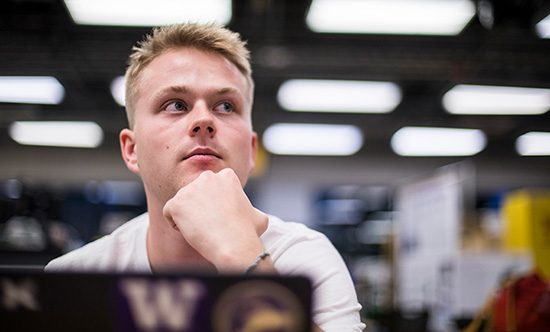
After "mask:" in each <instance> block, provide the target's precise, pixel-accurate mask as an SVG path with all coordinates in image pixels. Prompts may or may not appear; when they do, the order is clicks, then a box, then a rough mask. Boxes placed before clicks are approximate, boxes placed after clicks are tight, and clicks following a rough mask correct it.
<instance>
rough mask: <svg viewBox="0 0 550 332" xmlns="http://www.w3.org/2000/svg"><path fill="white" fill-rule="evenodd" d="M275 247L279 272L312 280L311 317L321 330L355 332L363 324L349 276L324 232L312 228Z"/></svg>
mask: <svg viewBox="0 0 550 332" xmlns="http://www.w3.org/2000/svg"><path fill="white" fill-rule="evenodd" d="M283 248H284V249H283ZM278 249H279V250H277V251H276V252H275V253H273V254H274V255H273V256H274V257H273V260H274V264H275V267H276V268H277V270H278V271H279V273H281V274H288V275H303V276H306V277H309V279H310V280H311V283H312V286H313V312H312V314H313V320H314V322H315V323H316V324H317V325H319V327H321V329H322V330H323V331H324V332H348V331H349V332H356V331H362V330H363V329H364V328H365V325H364V324H363V323H362V322H361V319H360V315H359V311H360V310H361V305H360V304H359V303H358V301H357V294H356V290H355V287H354V284H353V281H352V279H351V276H350V274H349V272H348V269H347V267H346V265H345V263H344V261H343V259H342V257H341V256H340V253H339V252H338V251H337V250H336V248H334V246H333V245H332V243H331V242H330V241H329V240H328V238H326V236H324V235H323V234H321V233H317V232H313V231H311V233H310V234H309V235H306V236H302V237H299V238H296V239H294V240H292V241H290V242H287V243H286V244H284V245H282V247H279V248H278Z"/></svg>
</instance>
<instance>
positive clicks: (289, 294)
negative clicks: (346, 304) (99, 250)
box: [0, 271, 311, 332]
mask: <svg viewBox="0 0 550 332" xmlns="http://www.w3.org/2000/svg"><path fill="white" fill-rule="evenodd" d="M0 296H1V302H0V317H1V319H0V321H2V324H1V325H2V331H61V332H62V331H71V332H73V331H94V332H95V331H116V332H119V331H124V332H126V331H128V332H129V331H167V332H168V331H170V332H172V331H178V332H199V331H200V332H203V331H205V332H210V331H212V332H236V331H255V332H260V331H263V332H275V331H277V332H287V331H288V332H306V331H307V332H309V331H311V314H310V312H311V284H310V282H309V280H308V279H306V278H304V277H288V276H286V277H285V276H242V275H225V276H214V275H194V274H153V275H151V274H127V273H125V274H112V273H110V274H104V273H102V274H96V273H84V274H81V273H79V274H75V273H41V272H36V271H34V272H29V271H26V272H25V271H2V272H0Z"/></svg>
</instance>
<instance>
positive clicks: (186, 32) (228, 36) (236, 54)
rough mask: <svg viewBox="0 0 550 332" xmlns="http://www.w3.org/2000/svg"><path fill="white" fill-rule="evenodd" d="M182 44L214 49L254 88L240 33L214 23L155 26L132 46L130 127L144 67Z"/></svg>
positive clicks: (128, 84) (128, 77) (128, 79)
mask: <svg viewBox="0 0 550 332" xmlns="http://www.w3.org/2000/svg"><path fill="white" fill-rule="evenodd" d="M182 47H194V48H197V49H199V50H204V51H209V52H215V53H218V54H220V55H222V56H223V57H225V58H226V59H227V60H229V61H231V62H232V63H233V64H234V65H235V66H236V67H237V69H238V70H239V71H240V72H241V73H242V74H243V76H244V77H245V78H246V80H247V82H248V84H249V87H250V91H251V95H252V90H253V88H254V82H253V80H252V69H251V66H250V51H249V50H248V49H247V47H246V42H245V41H243V40H242V39H241V36H240V35H239V34H238V33H236V32H233V31H230V30H228V29H226V28H224V27H221V26H218V25H215V24H206V25H201V24H195V23H186V24H176V25H168V26H162V27H157V28H154V29H153V31H152V33H151V34H149V35H146V36H145V39H143V40H142V41H141V42H139V43H138V46H134V47H133V48H132V54H131V55H130V57H129V62H128V64H129V65H128V68H127V69H126V75H125V77H126V115H127V117H128V124H129V125H130V127H132V126H133V124H134V113H135V101H136V98H137V94H138V92H139V85H140V84H139V80H140V76H141V73H142V72H143V70H144V68H145V67H147V65H148V64H149V63H151V61H153V60H154V59H155V58H156V57H158V56H159V55H161V54H162V53H164V52H166V51H169V50H174V49H178V48H182Z"/></svg>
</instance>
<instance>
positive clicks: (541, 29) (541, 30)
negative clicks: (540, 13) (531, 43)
mask: <svg viewBox="0 0 550 332" xmlns="http://www.w3.org/2000/svg"><path fill="white" fill-rule="evenodd" d="M536 28H537V34H538V35H539V37H540V38H550V15H548V16H546V17H545V18H544V19H542V20H541V21H540V22H539V23H537V27H536Z"/></svg>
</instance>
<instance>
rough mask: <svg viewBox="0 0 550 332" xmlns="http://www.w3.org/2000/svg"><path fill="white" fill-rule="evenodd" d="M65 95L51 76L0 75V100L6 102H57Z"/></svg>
mask: <svg viewBox="0 0 550 332" xmlns="http://www.w3.org/2000/svg"><path fill="white" fill-rule="evenodd" d="M64 97H65V89H64V88H63V85H61V83H59V81H58V80H57V79H56V78H55V77H51V76H3V77H0V101H1V102H8V103H29V104H59V103H61V101H63V98H64Z"/></svg>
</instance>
